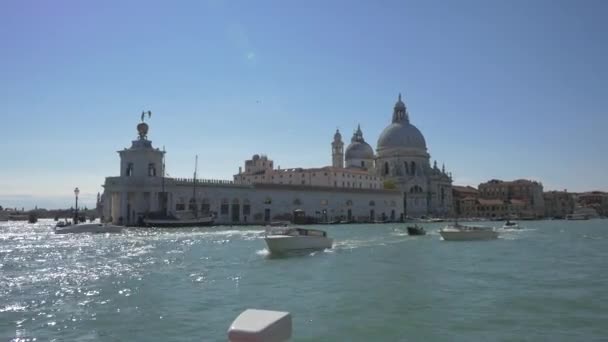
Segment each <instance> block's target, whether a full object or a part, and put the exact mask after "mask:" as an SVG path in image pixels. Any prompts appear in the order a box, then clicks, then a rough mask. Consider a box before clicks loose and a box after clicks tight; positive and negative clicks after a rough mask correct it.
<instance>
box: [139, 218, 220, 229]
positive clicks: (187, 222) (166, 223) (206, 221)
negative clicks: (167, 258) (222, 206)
mask: <svg viewBox="0 0 608 342" xmlns="http://www.w3.org/2000/svg"><path fill="white" fill-rule="evenodd" d="M143 222H144V224H145V225H146V226H148V227H161V228H176V227H202V226H211V225H213V222H214V217H213V215H209V216H204V217H190V218H183V217H182V218H178V217H175V216H170V215H169V216H166V217H163V218H145V219H143Z"/></svg>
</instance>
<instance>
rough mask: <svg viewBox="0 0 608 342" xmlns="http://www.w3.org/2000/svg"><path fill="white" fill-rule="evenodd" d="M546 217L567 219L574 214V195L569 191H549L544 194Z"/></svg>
mask: <svg viewBox="0 0 608 342" xmlns="http://www.w3.org/2000/svg"><path fill="white" fill-rule="evenodd" d="M543 198H544V201H545V216H546V217H553V218H561V219H563V218H566V216H568V215H570V214H572V213H573V212H574V206H575V202H574V194H573V193H570V192H567V191H547V192H545V193H543Z"/></svg>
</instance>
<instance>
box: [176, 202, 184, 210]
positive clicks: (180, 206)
mask: <svg viewBox="0 0 608 342" xmlns="http://www.w3.org/2000/svg"><path fill="white" fill-rule="evenodd" d="M175 210H178V211H179V210H186V205H185V204H184V203H177V204H176V205H175Z"/></svg>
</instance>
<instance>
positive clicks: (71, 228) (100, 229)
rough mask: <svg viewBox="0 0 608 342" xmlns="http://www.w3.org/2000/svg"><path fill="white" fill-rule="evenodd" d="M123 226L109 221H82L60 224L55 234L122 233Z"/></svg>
mask: <svg viewBox="0 0 608 342" xmlns="http://www.w3.org/2000/svg"><path fill="white" fill-rule="evenodd" d="M121 231H122V226H115V225H113V224H108V223H80V224H67V225H66V224H63V225H60V224H58V225H57V226H56V227H55V234H69V233H120V232H121Z"/></svg>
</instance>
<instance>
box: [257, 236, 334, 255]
mask: <svg viewBox="0 0 608 342" xmlns="http://www.w3.org/2000/svg"><path fill="white" fill-rule="evenodd" d="M264 240H265V241H266V245H267V246H268V250H269V251H270V253H286V252H290V251H300V250H320V249H326V248H331V246H332V244H333V239H331V238H328V237H323V236H283V235H277V236H268V237H266V238H265V239H264Z"/></svg>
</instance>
